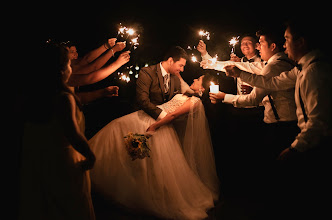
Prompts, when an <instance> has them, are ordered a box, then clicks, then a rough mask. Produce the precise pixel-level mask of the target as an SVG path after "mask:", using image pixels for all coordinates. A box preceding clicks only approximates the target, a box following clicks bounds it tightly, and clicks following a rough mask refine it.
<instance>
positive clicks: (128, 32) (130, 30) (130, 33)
mask: <svg viewBox="0 0 332 220" xmlns="http://www.w3.org/2000/svg"><path fill="white" fill-rule="evenodd" d="M126 33H127V34H128V35H133V34H135V30H134V29H132V28H128V30H127V31H126Z"/></svg>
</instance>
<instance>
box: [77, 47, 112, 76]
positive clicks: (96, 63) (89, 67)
mask: <svg viewBox="0 0 332 220" xmlns="http://www.w3.org/2000/svg"><path fill="white" fill-rule="evenodd" d="M113 55H114V52H113V51H112V49H110V50H108V51H107V52H106V53H104V54H103V55H102V56H99V57H98V58H97V59H95V60H93V62H91V63H88V64H86V65H85V66H82V67H81V68H79V69H78V70H75V72H73V74H88V73H91V72H93V71H96V70H99V69H100V68H102V67H103V66H104V65H105V63H106V62H107V61H108V60H109V59H110V58H111V57H112V56H113Z"/></svg>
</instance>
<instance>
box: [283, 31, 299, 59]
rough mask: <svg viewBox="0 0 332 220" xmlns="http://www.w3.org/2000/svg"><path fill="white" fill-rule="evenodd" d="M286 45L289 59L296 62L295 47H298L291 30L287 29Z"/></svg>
mask: <svg viewBox="0 0 332 220" xmlns="http://www.w3.org/2000/svg"><path fill="white" fill-rule="evenodd" d="M284 37H285V40H286V41H285V44H284V48H285V49H286V50H285V53H286V54H287V56H288V58H289V59H291V60H295V61H297V60H296V54H295V50H294V48H295V46H296V42H295V41H294V40H293V36H292V34H291V32H290V30H289V28H287V29H286V31H285V35H284Z"/></svg>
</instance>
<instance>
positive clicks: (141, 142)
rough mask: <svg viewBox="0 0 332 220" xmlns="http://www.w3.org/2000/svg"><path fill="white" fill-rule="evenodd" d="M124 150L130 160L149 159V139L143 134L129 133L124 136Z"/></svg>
mask: <svg viewBox="0 0 332 220" xmlns="http://www.w3.org/2000/svg"><path fill="white" fill-rule="evenodd" d="M124 139H125V144H126V149H127V152H128V154H129V156H130V157H131V159H132V160H136V159H137V158H139V159H143V158H145V157H150V154H149V151H150V148H149V145H148V139H149V137H148V136H146V135H144V134H138V133H132V132H129V133H128V134H127V135H126V136H124Z"/></svg>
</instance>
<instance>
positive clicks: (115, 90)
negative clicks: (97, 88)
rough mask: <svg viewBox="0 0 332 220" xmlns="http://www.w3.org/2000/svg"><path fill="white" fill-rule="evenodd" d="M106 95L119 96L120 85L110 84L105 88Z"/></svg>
mask: <svg viewBox="0 0 332 220" xmlns="http://www.w3.org/2000/svg"><path fill="white" fill-rule="evenodd" d="M104 95H105V96H107V97H113V96H119V87H117V86H109V87H106V88H104Z"/></svg>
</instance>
